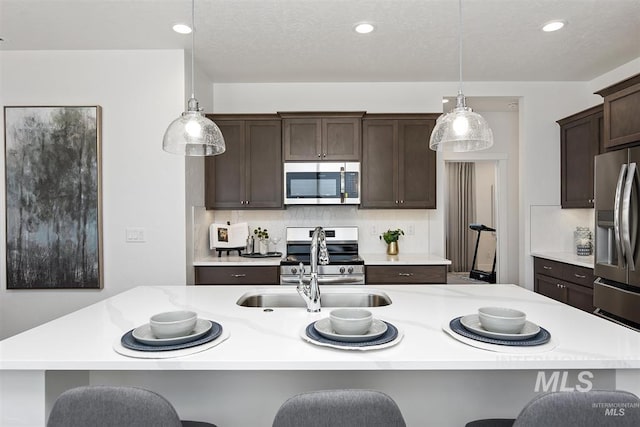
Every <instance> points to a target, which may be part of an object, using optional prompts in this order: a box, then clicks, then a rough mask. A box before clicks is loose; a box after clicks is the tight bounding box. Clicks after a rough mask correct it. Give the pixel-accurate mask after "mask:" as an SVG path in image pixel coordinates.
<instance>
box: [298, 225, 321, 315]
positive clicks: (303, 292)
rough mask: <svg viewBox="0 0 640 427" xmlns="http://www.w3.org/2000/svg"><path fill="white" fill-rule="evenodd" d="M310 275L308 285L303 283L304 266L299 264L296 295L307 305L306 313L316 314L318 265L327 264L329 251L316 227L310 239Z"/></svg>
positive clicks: (318, 306)
mask: <svg viewBox="0 0 640 427" xmlns="http://www.w3.org/2000/svg"><path fill="white" fill-rule="evenodd" d="M310 256H311V273H310V276H311V278H310V280H309V283H308V284H305V283H304V280H303V278H304V265H303V264H302V263H300V276H299V277H298V293H299V294H300V296H301V297H302V299H304V301H305V302H306V303H307V311H308V312H311V313H317V312H319V311H320V286H319V285H318V263H319V264H320V265H327V264H329V251H328V250H327V238H326V234H325V232H324V229H323V228H322V227H316V228H315V230H313V236H312V237H311V253H310Z"/></svg>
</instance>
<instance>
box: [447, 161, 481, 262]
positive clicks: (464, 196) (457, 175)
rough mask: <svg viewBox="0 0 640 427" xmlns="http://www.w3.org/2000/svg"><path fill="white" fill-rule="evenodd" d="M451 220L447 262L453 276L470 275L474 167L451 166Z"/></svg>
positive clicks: (473, 242)
mask: <svg viewBox="0 0 640 427" xmlns="http://www.w3.org/2000/svg"><path fill="white" fill-rule="evenodd" d="M447 175H448V176H447V179H448V181H447V182H448V184H449V194H448V199H449V218H448V221H447V258H448V259H450V260H451V266H450V267H449V270H450V271H452V272H459V271H464V272H466V271H470V270H471V267H472V266H471V263H472V261H473V250H474V248H475V237H476V236H475V232H473V233H472V232H471V230H470V229H469V224H472V223H473V222H474V221H475V217H476V203H475V164H474V163H471V162H448V163H447Z"/></svg>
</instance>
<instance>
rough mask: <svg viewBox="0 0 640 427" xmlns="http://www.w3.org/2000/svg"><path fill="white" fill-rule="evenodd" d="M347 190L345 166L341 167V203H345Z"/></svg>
mask: <svg viewBox="0 0 640 427" xmlns="http://www.w3.org/2000/svg"><path fill="white" fill-rule="evenodd" d="M344 190H345V173H344V166H341V167H340V203H344V198H345V197H346V195H345V194H344Z"/></svg>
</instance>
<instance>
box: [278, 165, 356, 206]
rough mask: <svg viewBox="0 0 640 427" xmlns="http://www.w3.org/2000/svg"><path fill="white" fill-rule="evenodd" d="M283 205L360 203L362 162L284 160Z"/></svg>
mask: <svg viewBox="0 0 640 427" xmlns="http://www.w3.org/2000/svg"><path fill="white" fill-rule="evenodd" d="M284 204H285V205H358V204H360V163H359V162H295V163H294V162H291V163H289V162H288V163H285V164H284Z"/></svg>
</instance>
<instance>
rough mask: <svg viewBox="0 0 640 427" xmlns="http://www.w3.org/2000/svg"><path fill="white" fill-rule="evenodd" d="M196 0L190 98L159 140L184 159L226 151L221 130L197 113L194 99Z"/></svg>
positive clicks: (192, 6) (165, 148)
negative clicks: (185, 106) (184, 157)
mask: <svg viewBox="0 0 640 427" xmlns="http://www.w3.org/2000/svg"><path fill="white" fill-rule="evenodd" d="M195 16H196V7H195V0H191V29H192V30H191V98H189V101H187V111H185V112H184V113H182V114H181V115H180V117H178V118H177V119H175V120H174V121H172V122H171V124H170V125H169V127H168V128H167V130H166V131H165V133H164V138H163V139H162V149H163V150H164V151H166V152H168V153H172V154H180V155H183V156H216V155H218V154H222V153H224V152H225V150H226V145H225V143H224V137H223V136H222V132H221V131H220V128H219V127H218V126H217V125H216V124H215V123H214V122H213V121H212V120H209V119H208V118H206V117H205V115H204V114H202V111H200V106H199V105H198V100H197V99H196V96H195V72H194V70H195V64H194V56H195V51H196V49H195V33H196V30H195V21H196V19H195Z"/></svg>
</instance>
